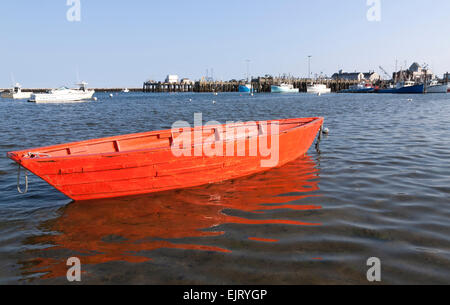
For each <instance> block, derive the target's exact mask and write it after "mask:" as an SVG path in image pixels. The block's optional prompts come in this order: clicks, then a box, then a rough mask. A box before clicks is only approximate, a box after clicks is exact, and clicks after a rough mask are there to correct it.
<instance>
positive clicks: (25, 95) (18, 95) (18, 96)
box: [1, 83, 32, 100]
mask: <svg viewBox="0 0 450 305" xmlns="http://www.w3.org/2000/svg"><path fill="white" fill-rule="evenodd" d="M31 95H32V92H22V86H21V85H20V84H19V83H16V84H15V85H14V86H13V87H12V88H11V89H10V90H9V91H6V92H3V93H2V95H1V97H3V98H8V99H15V100H26V99H29V98H30V97H31Z"/></svg>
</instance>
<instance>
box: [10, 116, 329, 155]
mask: <svg viewBox="0 0 450 305" xmlns="http://www.w3.org/2000/svg"><path fill="white" fill-rule="evenodd" d="M323 119H324V118H323V117H311V118H297V119H281V120H269V121H257V122H255V123H256V125H259V124H260V123H279V124H278V125H289V124H293V123H295V122H296V121H298V122H299V123H302V122H301V121H304V120H309V121H308V122H306V123H304V124H302V125H299V126H295V127H292V128H289V129H287V130H284V131H280V132H279V133H278V134H282V133H288V132H292V131H295V130H296V129H300V128H306V127H307V126H309V125H311V124H314V123H316V122H317V121H320V120H323ZM245 123H246V122H243V123H240V124H236V125H232V126H233V127H240V126H245ZM224 126H226V125H205V126H197V127H193V128H191V132H195V131H196V130H199V129H201V130H202V131H203V130H204V129H205V128H208V129H214V128H217V127H224ZM179 129H180V130H181V129H182V128H179ZM169 131H170V132H171V136H173V131H172V129H166V130H159V131H150V132H143V133H134V134H126V135H119V136H113V137H107V138H100V139H91V140H84V141H79V142H72V143H65V144H57V145H54V146H47V147H37V148H32V149H26V150H20V151H14V152H8V153H7V157H8V158H9V159H11V160H13V161H15V162H16V163H19V164H22V162H23V161H37V162H40V161H41V162H45V161H47V162H51V160H62V159H66V160H68V159H70V160H72V159H77V158H87V157H109V156H117V155H127V154H138V153H148V152H150V153H154V152H159V151H165V150H169V149H171V146H169V147H157V148H146V149H135V150H128V151H116V152H105V153H90V154H79V155H67V156H56V157H52V156H45V154H46V152H48V151H49V150H60V149H68V148H70V147H77V146H78V145H80V144H91V145H92V144H105V143H110V142H115V141H121V140H129V139H139V138H145V137H148V136H158V135H161V134H167V133H168V132H169ZM260 136H261V135H258V137H260ZM266 136H267V135H266ZM244 139H248V138H245V137H244ZM237 140H240V139H239V138H238V139H236V138H234V139H232V140H223V141H221V142H223V143H229V142H236V141H237ZM96 141H98V142H96ZM215 142H218V141H213V142H203V141H202V143H201V144H195V143H194V144H192V147H193V148H195V147H197V146H200V145H202V146H203V145H205V144H211V143H215ZM33 152H34V154H36V155H35V156H34V157H33V158H31V157H27V156H26V155H23V154H33ZM41 152H42V153H41ZM20 154H22V156H20ZM39 154H40V155H39Z"/></svg>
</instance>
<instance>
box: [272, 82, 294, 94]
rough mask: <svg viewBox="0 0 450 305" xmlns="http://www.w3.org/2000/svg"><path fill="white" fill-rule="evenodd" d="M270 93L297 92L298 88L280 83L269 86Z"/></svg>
mask: <svg viewBox="0 0 450 305" xmlns="http://www.w3.org/2000/svg"><path fill="white" fill-rule="evenodd" d="M271 90H272V93H299V92H300V89H298V88H294V85H291V84H281V85H279V86H272V87H271Z"/></svg>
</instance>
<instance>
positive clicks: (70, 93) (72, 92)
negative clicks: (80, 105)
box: [30, 82, 95, 103]
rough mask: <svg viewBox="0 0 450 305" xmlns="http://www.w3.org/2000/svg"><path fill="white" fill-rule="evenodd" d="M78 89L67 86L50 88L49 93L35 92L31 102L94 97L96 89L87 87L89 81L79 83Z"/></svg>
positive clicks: (58, 101)
mask: <svg viewBox="0 0 450 305" xmlns="http://www.w3.org/2000/svg"><path fill="white" fill-rule="evenodd" d="M78 86H79V88H78V89H69V88H67V87H61V88H59V89H53V90H50V91H49V92H47V93H40V94H33V95H32V96H31V98H30V102H33V103H64V102H77V101H84V100H89V99H92V97H93V96H94V93H95V91H94V90H88V89H87V88H86V86H87V83H85V82H82V83H79V84H78Z"/></svg>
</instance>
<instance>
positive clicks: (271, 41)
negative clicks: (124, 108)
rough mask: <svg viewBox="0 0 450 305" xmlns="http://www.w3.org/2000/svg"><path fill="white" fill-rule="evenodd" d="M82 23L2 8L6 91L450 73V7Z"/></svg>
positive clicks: (109, 10)
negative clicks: (207, 79) (204, 79)
mask: <svg viewBox="0 0 450 305" xmlns="http://www.w3.org/2000/svg"><path fill="white" fill-rule="evenodd" d="M81 4H82V8H81V18H82V20H81V22H75V23H70V22H68V21H67V20H66V12H67V10H68V8H69V7H68V6H66V0H39V1H33V0H14V1H1V2H0V13H1V16H2V17H1V18H0V28H1V43H0V87H9V86H10V83H11V80H10V73H13V74H14V78H15V80H16V81H20V82H21V83H22V84H23V85H24V87H56V86H59V85H63V84H72V83H73V82H74V81H76V75H77V72H76V71H77V70H79V75H80V78H81V79H84V80H87V81H89V83H90V85H91V86H93V87H101V86H105V87H115V86H117V87H122V86H126V87H140V86H141V85H142V82H143V81H144V80H146V79H149V78H151V79H155V80H162V79H163V78H164V77H165V76H166V75H167V74H168V73H172V74H178V75H180V76H181V77H189V78H192V79H198V78H200V77H201V76H203V75H205V74H206V69H208V68H214V74H215V76H216V77H217V78H221V79H225V80H227V79H232V78H238V79H240V78H244V77H245V74H246V64H245V60H246V59H250V60H251V61H252V63H251V74H252V75H264V74H273V75H278V74H280V73H291V74H293V75H296V76H305V75H306V74H307V59H306V57H307V55H313V60H312V70H313V72H316V73H320V72H324V73H326V74H328V75H330V74H332V73H333V72H335V71H336V70H338V69H339V68H343V69H345V70H347V71H354V70H369V69H372V70H376V71H379V70H378V66H379V65H382V66H384V68H385V69H386V70H388V72H389V73H391V72H392V71H393V70H394V66H395V59H398V60H399V66H400V65H401V64H402V65H403V64H404V62H405V61H407V62H408V65H409V64H411V63H412V61H417V62H419V63H424V62H426V63H428V64H429V65H430V66H431V67H432V69H433V70H434V71H435V72H436V73H438V74H443V73H444V72H446V71H447V70H450V56H449V53H448V50H450V21H449V18H448V16H450V1H448V0H432V1H430V0H381V4H382V15H381V22H369V21H367V18H366V13H367V10H368V6H367V4H366V0H345V1H335V0H314V1H301V0H277V1H265V0H258V1H257V0H247V1H242V0H239V1H237V0H227V1H216V0H192V1H178V0H171V1H153V0H128V1H119V0H111V1H107V0H81Z"/></svg>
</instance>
